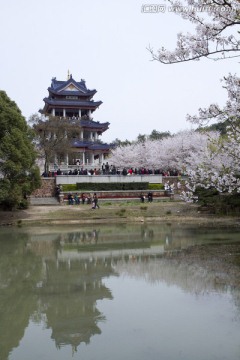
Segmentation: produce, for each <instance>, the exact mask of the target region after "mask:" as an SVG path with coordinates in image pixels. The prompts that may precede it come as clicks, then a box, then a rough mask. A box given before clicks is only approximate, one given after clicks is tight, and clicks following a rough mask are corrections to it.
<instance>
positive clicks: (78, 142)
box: [72, 140, 111, 151]
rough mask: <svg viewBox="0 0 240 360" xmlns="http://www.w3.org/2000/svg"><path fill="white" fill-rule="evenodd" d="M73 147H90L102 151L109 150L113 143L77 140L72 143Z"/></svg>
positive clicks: (89, 148)
mask: <svg viewBox="0 0 240 360" xmlns="http://www.w3.org/2000/svg"><path fill="white" fill-rule="evenodd" d="M72 147H74V148H82V149H88V150H92V151H94V150H98V151H99V150H102V151H109V150H110V148H111V145H109V144H99V143H93V142H89V141H81V140H76V141H74V142H73V143H72Z"/></svg>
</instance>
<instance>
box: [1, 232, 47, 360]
mask: <svg viewBox="0 0 240 360" xmlns="http://www.w3.org/2000/svg"><path fill="white" fill-rule="evenodd" d="M1 238H2V239H1V242H0V247H1V251H0V289H1V292H0V359H1V360H5V359H7V358H8V354H9V353H10V351H11V350H12V349H13V348H14V347H17V346H18V344H19V342H20V340H21V338H22V337H23V335H24V331H25V328H26V327H27V325H28V322H29V317H30V314H31V313H32V312H33V311H34V309H35V308H36V300H37V299H36V297H35V295H34V292H33V288H34V286H35V284H36V282H37V281H39V279H40V278H41V268H42V262H41V259H37V258H36V257H35V256H34V255H33V254H31V253H30V252H28V251H27V249H26V235H22V234H18V235H17V236H16V234H15V235H14V234H11V233H6V234H5V235H3V236H2V237H1Z"/></svg>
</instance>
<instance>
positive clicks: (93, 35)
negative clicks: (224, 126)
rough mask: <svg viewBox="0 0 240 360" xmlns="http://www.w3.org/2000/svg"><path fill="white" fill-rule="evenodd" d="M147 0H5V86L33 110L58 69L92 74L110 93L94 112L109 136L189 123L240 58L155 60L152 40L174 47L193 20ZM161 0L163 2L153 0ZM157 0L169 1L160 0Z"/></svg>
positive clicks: (100, 89)
mask: <svg viewBox="0 0 240 360" xmlns="http://www.w3.org/2000/svg"><path fill="white" fill-rule="evenodd" d="M151 3H152V2H151V1H149V2H146V1H145V2H142V1H140V0H131V1H127V0H121V1H120V0H119V1H116V0H101V1H99V0H68V1H66V0H41V1H33V0H8V1H3V0H0V4H1V11H0V30H1V31H0V47H1V53H0V72H1V76H0V81H1V82H0V88H1V89H2V90H5V91H6V92H7V94H8V96H9V97H10V98H11V99H12V100H14V101H15V102H16V103H17V105H18V106H19V108H20V109H21V111H22V114H23V115H24V116H25V117H26V119H27V120H28V118H29V117H30V116H31V115H32V114H34V113H37V112H38V110H39V109H41V108H43V106H44V102H43V98H44V97H46V96H47V95H48V91H47V88H48V87H49V86H50V84H51V79H52V77H56V78H57V79H58V80H65V79H67V73H68V70H69V71H70V73H71V74H72V76H73V78H74V79H75V80H76V81H80V80H81V79H85V81H86V86H87V87H88V88H89V89H96V90H97V93H96V95H95V96H94V100H96V101H98V100H101V101H103V104H102V105H101V106H100V107H99V109H97V110H96V111H95V112H94V114H93V116H94V120H95V121H100V122H106V121H108V122H109V123H110V128H109V130H108V131H106V132H105V133H104V134H103V136H102V138H101V139H102V140H103V141H104V142H110V141H112V140H114V139H116V138H119V139H121V140H125V139H129V140H134V139H136V137H137V136H138V134H139V133H141V134H150V133H151V132H152V130H153V129H156V130H157V131H170V132H171V133H176V132H178V131H180V130H184V129H190V128H191V124H190V123H188V122H186V114H188V113H189V114H191V115H194V114H196V113H197V110H198V108H199V107H206V106H208V105H209V104H210V103H212V102H215V103H218V104H220V105H223V104H224V103H225V101H226V92H225V90H224V89H223V88H222V83H221V82H220V79H221V78H223V76H225V75H227V74H228V73H229V72H231V73H236V72H237V68H238V67H239V63H238V61H237V59H232V60H226V61H218V62H214V61H212V60H202V61H199V62H188V63H184V64H176V65H163V64H160V63H159V62H156V61H151V56H150V53H149V52H148V51H147V49H146V48H147V47H148V46H149V45H150V46H151V47H153V48H154V49H156V50H157V49H158V48H159V47H160V46H164V47H166V48H168V49H174V48H175V42H176V34H177V33H178V32H179V31H183V32H186V31H190V32H191V31H192V30H193V25H192V24H190V23H188V22H186V21H184V20H183V19H181V18H180V17H179V16H176V15H174V14H173V13H170V12H168V11H166V12H164V13H144V12H142V11H141V10H142V5H143V4H151ZM154 3H155V4H156V2H154ZM158 4H164V1H163V0H159V2H158Z"/></svg>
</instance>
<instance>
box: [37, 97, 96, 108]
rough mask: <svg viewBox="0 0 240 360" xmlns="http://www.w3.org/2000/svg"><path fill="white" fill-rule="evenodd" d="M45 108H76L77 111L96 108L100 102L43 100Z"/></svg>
mask: <svg viewBox="0 0 240 360" xmlns="http://www.w3.org/2000/svg"><path fill="white" fill-rule="evenodd" d="M43 101H44V102H45V107H44V108H46V107H50V108H65V109H67V108H73V107H74V108H78V109H93V110H95V109H96V108H98V107H99V106H100V105H101V104H102V101H81V100H57V99H49V98H44V99H43Z"/></svg>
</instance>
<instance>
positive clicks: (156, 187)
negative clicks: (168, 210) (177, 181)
mask: <svg viewBox="0 0 240 360" xmlns="http://www.w3.org/2000/svg"><path fill="white" fill-rule="evenodd" d="M148 189H149V190H164V184H149V185H148Z"/></svg>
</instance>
